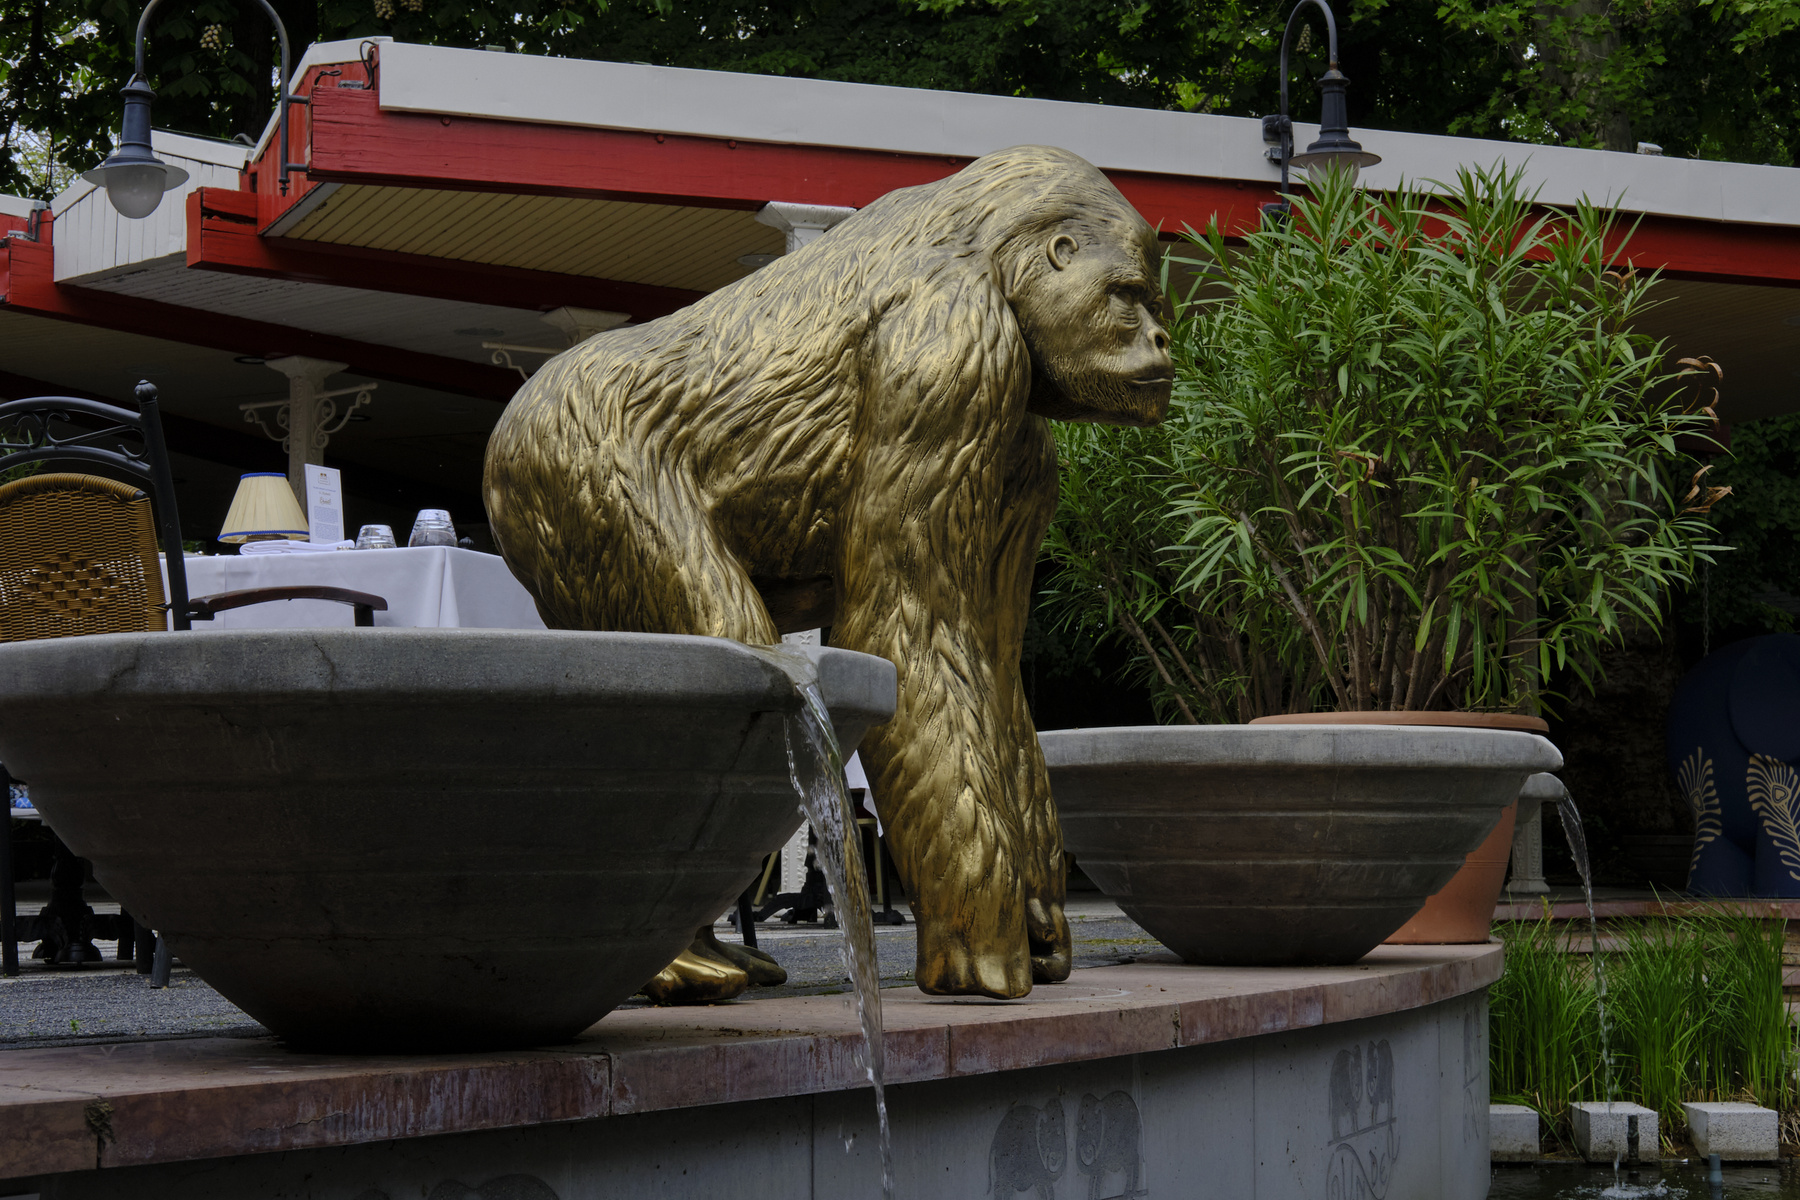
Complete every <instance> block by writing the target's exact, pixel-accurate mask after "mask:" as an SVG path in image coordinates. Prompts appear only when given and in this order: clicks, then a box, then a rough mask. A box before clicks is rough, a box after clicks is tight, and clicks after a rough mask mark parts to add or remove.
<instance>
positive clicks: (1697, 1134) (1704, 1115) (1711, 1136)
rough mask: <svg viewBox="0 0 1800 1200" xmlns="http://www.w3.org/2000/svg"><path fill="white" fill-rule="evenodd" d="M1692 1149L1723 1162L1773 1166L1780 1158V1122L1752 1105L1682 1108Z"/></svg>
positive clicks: (1768, 1110) (1775, 1116)
mask: <svg viewBox="0 0 1800 1200" xmlns="http://www.w3.org/2000/svg"><path fill="white" fill-rule="evenodd" d="M1681 1108H1682V1111H1683V1112H1685V1113H1686V1114H1687V1123H1688V1128H1689V1129H1691V1130H1693V1131H1694V1149H1695V1150H1696V1151H1698V1152H1699V1153H1700V1155H1701V1157H1705V1156H1706V1155H1708V1154H1716V1155H1718V1156H1719V1157H1720V1158H1722V1159H1724V1160H1725V1161H1726V1162H1773V1161H1774V1160H1775V1159H1777V1158H1779V1157H1780V1156H1781V1120H1780V1118H1779V1117H1778V1116H1777V1115H1776V1113H1775V1110H1774V1109H1772V1108H1759V1107H1757V1106H1756V1105H1754V1104H1738V1103H1712V1104H1683V1105H1682V1106H1681Z"/></svg>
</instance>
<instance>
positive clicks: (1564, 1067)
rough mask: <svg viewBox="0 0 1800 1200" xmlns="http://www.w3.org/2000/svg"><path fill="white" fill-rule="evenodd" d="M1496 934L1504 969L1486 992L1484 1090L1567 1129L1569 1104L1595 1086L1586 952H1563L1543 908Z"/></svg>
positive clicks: (1596, 1035)
mask: <svg viewBox="0 0 1800 1200" xmlns="http://www.w3.org/2000/svg"><path fill="white" fill-rule="evenodd" d="M1499 933H1500V937H1501V940H1502V941H1503V942H1504V943H1505V944H1506V971H1505V973H1504V974H1503V975H1501V977H1500V980H1499V982H1498V983H1496V984H1494V986H1493V987H1492V988H1491V989H1490V990H1489V992H1488V1044H1489V1058H1488V1061H1489V1064H1490V1065H1489V1090H1490V1091H1491V1093H1492V1094H1493V1097H1494V1099H1495V1100H1496V1101H1498V1102H1500V1103H1504V1104H1528V1105H1530V1106H1531V1107H1532V1108H1535V1109H1536V1110H1537V1111H1538V1115H1539V1116H1540V1117H1542V1118H1543V1120H1544V1122H1545V1124H1546V1125H1548V1126H1549V1127H1550V1128H1551V1129H1552V1130H1553V1131H1554V1132H1557V1133H1558V1134H1559V1135H1562V1134H1566V1133H1567V1122H1568V1108H1569V1105H1570V1103H1572V1102H1574V1101H1576V1100H1585V1099H1589V1098H1591V1097H1592V1094H1593V1092H1594V1090H1595V1089H1596V1088H1597V1087H1598V1086H1599V1082H1598V1077H1599V1069H1598V1068H1599V1058H1600V1025H1599V1021H1598V1019H1597V1014H1596V1011H1595V1004H1594V981H1593V975H1592V973H1591V972H1590V971H1589V969H1588V964H1587V962H1586V959H1585V957H1584V956H1582V955H1576V954H1570V953H1568V952H1567V951H1566V949H1565V947H1564V945H1563V932H1562V930H1561V928H1560V927H1559V926H1558V925H1557V923H1556V922H1553V921H1552V920H1551V919H1550V917H1549V911H1548V908H1546V910H1545V915H1544V918H1543V919H1542V920H1540V921H1536V922H1533V923H1531V924H1524V923H1519V924H1513V925H1502V926H1501V927H1500V929H1499Z"/></svg>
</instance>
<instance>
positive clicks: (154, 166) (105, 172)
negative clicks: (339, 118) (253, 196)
mask: <svg viewBox="0 0 1800 1200" xmlns="http://www.w3.org/2000/svg"><path fill="white" fill-rule="evenodd" d="M256 2H257V4H258V5H260V6H261V7H262V10H263V12H265V13H267V14H268V16H269V20H270V21H272V22H273V23H274V25H275V36H276V37H277V38H279V39H280V40H281V79H280V81H279V82H278V84H277V88H278V91H279V97H278V99H277V105H278V108H277V117H278V120H277V132H276V135H275V136H276V139H277V140H276V143H275V145H276V150H277V158H278V161H279V162H280V163H281V174H280V179H281V191H282V194H283V195H286V194H287V188H288V172H289V171H290V170H301V171H303V170H305V169H306V164H305V163H293V162H289V161H288V160H287V154H288V108H289V107H290V106H291V105H295V104H305V103H306V98H305V97H303V96H295V95H294V94H293V93H291V92H289V91H288V35H287V28H286V26H284V25H282V23H281V18H280V17H279V16H277V15H276V13H275V10H274V9H273V8H272V7H270V5H269V0H256ZM161 3H162V0H150V3H148V4H146V5H145V6H144V12H143V15H142V16H140V17H139V18H138V26H137V55H136V58H135V60H134V61H135V66H136V69H135V70H134V71H133V72H132V75H131V79H130V81H129V82H127V83H126V84H125V86H124V87H122V88H120V89H119V94H120V95H121V96H124V97H125V118H124V121H123V123H122V125H121V128H120V131H119V148H118V149H117V150H114V151H113V152H112V153H111V154H109V155H107V158H106V161H105V162H103V163H101V164H100V165H99V166H97V167H95V168H94V169H93V170H91V171H85V172H83V173H82V176H81V177H82V178H83V179H85V180H87V181H88V182H89V183H91V184H94V185H95V186H97V187H103V188H105V189H106V198H107V199H108V200H110V201H112V206H113V207H114V208H116V209H118V210H119V215H120V216H123V217H129V218H131V219H132V220H141V219H142V218H144V217H147V216H149V215H150V214H151V213H153V212H155V211H156V209H157V206H158V205H160V204H161V203H162V198H163V193H164V192H166V191H169V190H170V189H172V188H178V187H180V186H181V185H182V184H183V183H185V182H187V177H188V173H187V172H186V171H184V170H182V169H181V168H180V167H177V166H173V165H171V164H169V163H166V162H164V161H162V160H161V159H160V158H158V157H156V151H155V150H153V149H152V148H151V146H150V104H151V101H153V100H155V99H156V93H155V91H153V90H152V89H151V87H150V84H149V83H148V82H147V81H146V79H145V76H144V38H145V35H146V34H147V33H148V32H149V30H150V14H151V13H152V12H154V11H156V6H157V5H158V4H161Z"/></svg>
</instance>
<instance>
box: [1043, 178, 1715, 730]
mask: <svg viewBox="0 0 1800 1200" xmlns="http://www.w3.org/2000/svg"><path fill="white" fill-rule="evenodd" d="M1628 233H1629V231H1628V230H1624V229H1620V228H1617V227H1616V226H1615V225H1614V222H1613V218H1612V216H1611V214H1610V213H1608V212H1607V211H1604V210H1602V209H1600V208H1598V207H1595V206H1592V205H1585V204H1584V205H1581V206H1578V207H1577V208H1575V209H1573V210H1570V211H1566V212H1559V213H1555V214H1553V215H1551V216H1543V215H1538V210H1536V209H1534V207H1533V204H1532V198H1531V197H1530V196H1528V195H1526V194H1525V193H1524V192H1523V191H1522V189H1521V186H1520V177H1519V174H1518V173H1517V172H1508V171H1504V170H1497V171H1493V172H1485V171H1483V172H1473V173H1470V172H1465V173H1463V174H1462V175H1460V176H1459V178H1458V181H1457V183H1456V185H1455V187H1454V188H1452V189H1451V190H1450V195H1449V197H1448V198H1447V200H1446V201H1445V202H1444V204H1443V205H1442V206H1428V205H1427V204H1426V203H1425V202H1424V200H1423V199H1422V198H1421V197H1419V196H1417V195H1415V194H1411V193H1406V192H1398V193H1394V194H1391V195H1389V196H1387V197H1385V198H1384V197H1376V196H1372V195H1370V194H1368V193H1365V192H1359V191H1356V190H1355V189H1354V188H1352V187H1351V186H1350V185H1349V184H1348V183H1347V182H1345V181H1344V180H1342V179H1341V178H1339V177H1338V176H1336V175H1327V176H1326V178H1325V179H1324V180H1322V181H1320V182H1319V184H1318V186H1317V187H1316V189H1315V197H1314V198H1313V199H1311V200H1306V199H1299V200H1296V202H1295V209H1294V217H1293V219H1292V220H1291V221H1289V222H1283V223H1275V224H1272V225H1269V226H1267V227H1265V228H1263V229H1262V230H1260V231H1258V232H1254V233H1251V234H1249V235H1248V236H1247V238H1246V239H1245V241H1246V244H1245V245H1243V246H1242V247H1232V246H1228V245H1227V244H1226V242H1225V240H1224V238H1223V237H1222V236H1221V234H1220V233H1219V231H1218V230H1217V229H1216V228H1214V229H1212V230H1210V231H1209V232H1208V233H1207V235H1206V236H1204V237H1199V238H1195V239H1194V240H1193V243H1192V244H1193V248H1194V250H1195V252H1196V257H1195V259H1194V260H1192V265H1193V266H1194V267H1195V268H1196V269H1197V270H1198V271H1199V272H1200V273H1201V283H1200V285H1199V286H1197V287H1196V289H1195V291H1194V292H1193V294H1191V295H1190V296H1188V297H1187V298H1186V299H1185V300H1183V301H1182V302H1181V303H1180V304H1179V305H1178V311H1177V313H1176V316H1175V319H1174V320H1173V322H1172V324H1171V336H1172V338H1173V343H1174V352H1175V358H1176V390H1175V399H1174V402H1173V404H1172V408H1171V412H1170V416H1169V419H1168V421H1167V422H1166V423H1165V424H1164V425H1163V426H1161V427H1159V428H1154V429H1120V428H1115V427H1108V426H1099V425H1086V424H1064V425H1059V426H1058V427H1057V438H1058V441H1059V445H1060V449H1061V458H1062V480H1063V491H1062V505H1061V509H1060V511H1059V513H1058V517H1057V521H1056V524H1055V525H1054V527H1053V529H1052V532H1051V537H1050V541H1049V543H1048V546H1049V551H1050V553H1051V554H1052V555H1053V556H1054V558H1055V559H1056V560H1057V562H1058V563H1059V564H1060V566H1061V572H1060V574H1059V575H1058V576H1057V577H1056V579H1055V580H1054V582H1053V584H1052V587H1051V592H1052V598H1053V600H1054V601H1055V602H1056V606H1057V609H1056V611H1057V612H1058V614H1059V619H1060V620H1061V621H1063V622H1064V623H1066V624H1069V625H1072V626H1078V627H1085V628H1087V629H1090V630H1104V631H1106V632H1107V633H1108V634H1110V635H1111V636H1113V637H1116V638H1119V639H1121V640H1123V641H1124V642H1125V643H1126V644H1128V645H1130V646H1131V647H1132V649H1133V650H1134V652H1135V653H1136V654H1137V655H1138V661H1137V666H1138V669H1139V671H1140V672H1141V674H1142V676H1143V677H1144V679H1145V681H1146V682H1148V683H1149V685H1150V687H1151V689H1152V692H1153V694H1154V695H1155V697H1156V699H1157V701H1158V703H1159V705H1160V707H1161V710H1162V711H1163V713H1164V714H1165V715H1166V716H1168V717H1171V718H1174V717H1179V718H1181V719H1185V720H1189V721H1200V720H1209V719H1210V720H1219V719H1224V720H1232V719H1236V720H1244V719H1248V718H1250V717H1253V716H1257V715H1262V714H1264V713H1268V712H1284V711H1306V710H1311V709H1314V708H1316V707H1319V706H1321V705H1327V706H1331V707H1336V708H1339V709H1445V708H1461V709H1471V710H1473V709H1490V710H1521V711H1529V710H1531V709H1532V708H1533V707H1534V706H1535V704H1536V698H1537V695H1538V690H1539V685H1540V683H1541V681H1542V679H1543V678H1544V677H1546V676H1547V675H1548V674H1549V672H1550V671H1551V670H1553V669H1560V668H1563V667H1568V668H1571V669H1572V670H1573V672H1574V673H1575V676H1576V677H1577V678H1578V679H1582V680H1585V679H1586V678H1587V675H1588V672H1589V671H1590V670H1591V669H1592V665H1593V663H1594V660H1595V656H1596V653H1597V651H1598V650H1599V649H1600V647H1601V646H1602V645H1603V644H1605V643H1606V642H1607V641H1608V640H1610V639H1614V638H1616V637H1617V636H1618V633H1619V631H1620V627H1621V626H1622V625H1623V624H1625V623H1628V622H1631V621H1634V620H1635V621H1642V622H1645V623H1647V624H1649V625H1650V626H1652V627H1656V626H1658V625H1659V624H1660V622H1661V619H1662V604H1663V601H1664V599H1665V597H1666V594H1667V592H1668V590H1669V589H1670V587H1671V586H1672V585H1676V584H1680V583H1684V582H1686V581H1688V580H1689V579H1691V578H1692V577H1693V575H1694V572H1695V569H1696V565H1697V564H1698V563H1699V562H1700V561H1701V560H1702V559H1703V558H1704V557H1705V555H1706V552H1707V551H1708V549H1710V548H1711V547H1710V542H1711V529H1710V527H1709V526H1708V524H1707V521H1706V518H1705V514H1704V511H1702V510H1703V509H1704V503H1703V502H1701V503H1699V504H1694V503H1689V502H1687V501H1685V500H1684V499H1683V498H1682V495H1681V493H1682V492H1683V491H1684V490H1685V489H1686V487H1687V484H1688V479H1687V478H1686V473H1685V472H1683V473H1682V475H1681V477H1680V478H1676V477H1674V475H1673V473H1672V472H1671V469H1670V468H1669V466H1668V464H1669V462H1670V461H1671V460H1672V459H1673V458H1674V457H1675V451H1674V439H1675V437H1676V436H1677V435H1678V434H1681V433H1686V432H1701V431H1704V430H1706V429H1708V428H1710V418H1708V417H1707V416H1706V415H1704V414H1703V413H1699V412H1697V411H1696V409H1697V408H1698V405H1699V403H1700V394H1699V393H1696V392H1694V391H1692V390H1691V389H1689V388H1687V387H1686V386H1684V385H1683V382H1682V379H1681V376H1682V375H1683V374H1684V372H1683V370H1682V368H1681V367H1680V365H1679V364H1674V363H1670V362H1668V361H1667V359H1668V355H1667V351H1666V347H1664V346H1663V345H1662V344H1660V343H1657V342H1655V341H1653V340H1651V339H1650V338H1648V337H1645V336H1643V335H1641V334H1638V333H1635V332H1633V323H1634V322H1635V321H1636V320H1637V319H1638V317H1639V316H1641V315H1642V314H1643V313H1644V312H1645V311H1646V310H1647V309H1648V308H1650V307H1651V305H1652V301H1651V298H1650V289H1651V286H1652V283H1653V282H1654V280H1653V278H1651V277H1647V276H1644V275H1640V274H1637V273H1634V272H1632V271H1630V270H1626V269H1623V268H1621V267H1619V266H1617V265H1616V264H1618V263H1619V262H1620V261H1621V257H1620V255H1621V251H1622V245H1623V243H1624V241H1625V240H1626V237H1627V235H1628ZM1705 378H1706V382H1708V383H1710V382H1711V378H1712V377H1711V373H1710V372H1707V373H1706V375H1705ZM1705 398H1706V399H1708V400H1710V398H1711V395H1710V391H1708V392H1706V393H1705Z"/></svg>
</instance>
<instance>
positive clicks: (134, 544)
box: [0, 383, 387, 984]
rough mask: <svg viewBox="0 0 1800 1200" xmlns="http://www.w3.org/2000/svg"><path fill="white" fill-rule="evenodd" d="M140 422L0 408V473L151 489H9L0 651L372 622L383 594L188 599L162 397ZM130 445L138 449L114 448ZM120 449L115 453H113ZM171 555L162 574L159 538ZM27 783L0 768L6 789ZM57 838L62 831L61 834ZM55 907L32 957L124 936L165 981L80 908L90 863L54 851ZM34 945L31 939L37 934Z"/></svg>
mask: <svg viewBox="0 0 1800 1200" xmlns="http://www.w3.org/2000/svg"><path fill="white" fill-rule="evenodd" d="M137 395H138V402H139V411H138V412H135V413H134V412H131V411H129V410H127V409H121V408H115V407H113V406H112V405H107V404H102V403H100V402H98V401H92V400H78V399H73V398H69V397H39V398H36V399H30V400H16V401H10V402H7V403H4V404H0V471H4V470H7V469H9V468H11V467H13V466H15V465H18V464H20V463H24V462H42V461H46V460H55V459H73V460H76V461H78V462H83V463H91V464H96V465H100V466H105V467H108V468H110V469H113V470H115V471H117V472H119V473H121V474H129V475H132V476H136V477H138V478H140V479H144V480H146V481H147V482H148V483H150V485H151V488H152V490H153V491H154V493H155V503H154V504H153V503H152V499H151V496H150V495H148V494H146V493H145V491H144V490H143V489H142V488H140V487H138V486H137V485H136V484H133V483H120V482H117V481H115V480H112V479H106V478H101V477H99V476H95V475H75V474H40V475H32V476H29V477H27V478H24V479H20V480H15V481H13V482H12V483H8V484H3V485H0V642H12V641H21V640H25V639H32V638H51V637H73V636H79V635H85V634H95V633H143V632H156V631H161V630H165V629H168V628H169V627H170V626H171V625H172V626H174V628H175V629H177V630H183V631H185V630H187V629H189V627H190V623H191V622H192V621H194V620H211V619H212V618H213V616H214V614H216V613H218V612H222V611H225V610H227V609H231V608H239V607H242V606H244V605H247V604H260V603H263V602H265V601H271V600H299V599H316V600H334V601H337V602H340V603H343V604H348V605H350V606H352V608H353V609H354V611H355V620H356V623H357V624H358V625H372V624H374V614H375V611H376V610H378V609H386V608H387V602H386V601H385V600H384V599H382V598H381V597H380V596H371V595H368V594H367V593H364V592H353V591H350V590H348V589H346V588H332V587H312V586H306V587H279V588H253V589H249V590H246V591H237V592H224V593H220V594H218V595H214V596H203V597H198V598H193V599H190V598H189V596H188V594H187V571H186V568H185V567H184V565H183V560H182V555H181V552H180V540H179V539H180V528H181V526H180V521H179V519H178V517H177V514H176V512H175V500H174V487H173V481H172V479H171V477H170V472H169V461H168V454H167V451H166V449H165V448H164V445H163V440H162V425H161V418H160V415H159V413H158V410H157V403H156V389H155V388H154V387H152V386H151V385H150V384H148V383H141V384H139V385H138V389H137ZM121 436H124V437H130V438H133V439H134V440H136V441H138V442H139V443H140V446H141V448H140V449H136V450H133V449H129V448H127V447H126V446H125V445H124V444H123V443H120V442H117V441H116V439H117V438H119V437H121ZM109 443H111V444H109ZM159 531H160V533H161V534H162V537H163V541H164V543H165V544H167V545H170V546H171V547H172V548H173V552H172V553H171V554H170V555H169V556H168V559H167V567H166V569H167V574H168V584H169V586H168V592H169V595H167V596H165V593H164V588H163V575H164V564H163V562H162V561H161V556H160V555H159V553H158V549H157V540H158V533H159ZM14 782H18V781H16V780H14V779H13V777H12V776H11V775H10V774H8V773H7V771H6V768H5V767H4V766H0V790H8V789H9V786H10V785H11V784H12V783H14ZM11 831H12V820H11V815H10V801H9V810H8V817H7V819H6V820H4V821H0V972H4V973H5V974H7V975H16V974H18V971H19V967H18V945H17V941H18V935H19V932H20V931H19V927H18V917H17V912H16V904H15V897H14V893H13V878H12V847H11V840H12V832H11ZM52 833H53V834H54V831H52ZM53 852H54V855H55V860H54V863H53V865H52V868H51V889H52V890H51V902H50V905H49V906H48V907H46V908H45V909H44V910H43V911H42V912H41V913H39V915H38V917H37V919H36V922H35V925H36V932H35V936H37V937H39V938H41V939H42V941H41V943H40V945H39V946H38V947H37V950H36V951H35V954H34V956H35V957H38V958H48V959H50V960H51V961H52V962H58V963H67V964H79V963H82V962H88V961H93V960H96V959H98V958H99V957H100V952H99V951H98V950H97V949H96V948H95V947H94V945H93V939H94V938H96V937H99V938H103V939H107V938H116V939H117V940H118V942H119V951H118V952H119V957H120V958H121V959H123V958H126V957H128V956H129V957H133V958H135V959H136V960H137V965H138V969H139V970H140V971H145V972H149V973H150V974H151V975H152V976H153V982H156V983H159V984H160V983H162V982H165V981H166V980H167V975H168V952H167V950H166V948H165V947H164V946H163V945H162V942H161V939H160V938H159V939H157V940H156V945H155V950H154V953H153V952H152V947H151V940H150V934H149V931H148V930H146V929H144V927H143V926H141V925H138V924H136V923H135V922H133V921H132V920H131V919H130V918H129V917H128V916H124V915H121V916H120V917H119V918H109V917H104V916H97V915H96V914H95V913H94V911H93V910H92V909H91V908H89V907H88V906H87V904H86V903H85V902H84V901H83V900H82V896H81V889H82V881H83V879H84V878H85V875H86V864H85V863H83V862H82V861H81V860H80V859H78V858H76V857H75V855H74V854H72V853H70V852H69V850H68V848H67V847H66V846H64V845H63V844H62V841H61V839H60V838H56V839H55V842H54V847H53ZM26 936H27V937H30V936H34V935H33V934H32V933H31V932H29V931H28V932H27V933H26Z"/></svg>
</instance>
